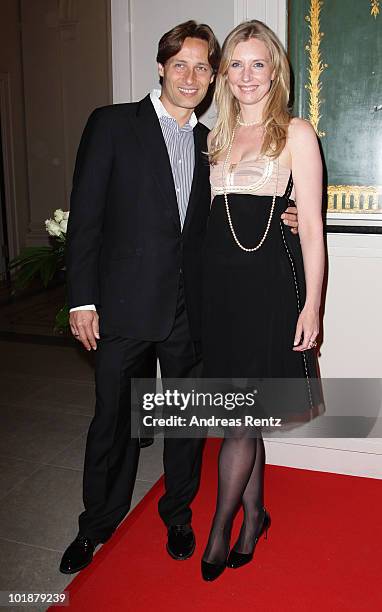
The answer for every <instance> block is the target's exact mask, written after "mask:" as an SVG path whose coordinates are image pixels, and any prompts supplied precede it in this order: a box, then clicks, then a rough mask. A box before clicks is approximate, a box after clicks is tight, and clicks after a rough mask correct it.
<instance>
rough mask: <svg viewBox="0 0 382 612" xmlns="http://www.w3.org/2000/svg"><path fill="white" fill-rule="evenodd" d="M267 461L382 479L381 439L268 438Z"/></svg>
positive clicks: (266, 441)
mask: <svg viewBox="0 0 382 612" xmlns="http://www.w3.org/2000/svg"><path fill="white" fill-rule="evenodd" d="M265 451H266V462H267V463H268V464H270V465H283V466H286V467H294V468H299V469H304V470H316V471H321V472H332V473H336V474H347V475H351V476H363V477H367V478H379V479H382V441H381V440H380V439H366V440H339V439H337V438H333V439H330V438H327V439H325V440H322V439H321V440H319V441H316V440H314V439H300V440H299V441H298V442H296V441H294V440H283V441H280V440H274V439H272V440H271V439H269V440H265Z"/></svg>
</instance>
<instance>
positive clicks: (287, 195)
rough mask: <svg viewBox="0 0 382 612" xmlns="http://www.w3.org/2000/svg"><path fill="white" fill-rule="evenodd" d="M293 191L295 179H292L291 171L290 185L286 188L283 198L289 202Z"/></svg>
mask: <svg viewBox="0 0 382 612" xmlns="http://www.w3.org/2000/svg"><path fill="white" fill-rule="evenodd" d="M292 189H293V178H292V170H291V171H290V174H289V180H288V184H287V186H286V189H285V193H284V195H283V198H286V199H287V200H289V198H290V194H291V193H292Z"/></svg>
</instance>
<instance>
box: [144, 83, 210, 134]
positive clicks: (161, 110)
mask: <svg viewBox="0 0 382 612" xmlns="http://www.w3.org/2000/svg"><path fill="white" fill-rule="evenodd" d="M161 93H162V92H161V90H160V89H153V90H152V91H151V92H150V100H151V102H152V105H153V107H154V109H155V112H156V114H157V115H158V119H161V117H169V118H170V119H173V120H174V121H176V119H174V117H172V116H171V115H170V113H169V112H168V111H167V110H166V109H165V107H164V106H163V104H162V102H161V101H160V100H159V97H160V95H161ZM197 123H198V120H197V118H196V115H195V113H192V115H191V117H190V118H189V120H188V122H187V123H186V125H187V124H189V125H190V127H191V128H192V129H193V128H194V127H195V126H196V124H197Z"/></svg>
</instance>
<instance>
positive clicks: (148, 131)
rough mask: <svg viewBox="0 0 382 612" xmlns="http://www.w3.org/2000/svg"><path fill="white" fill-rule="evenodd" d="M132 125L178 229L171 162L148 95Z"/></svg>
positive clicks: (178, 220)
mask: <svg viewBox="0 0 382 612" xmlns="http://www.w3.org/2000/svg"><path fill="white" fill-rule="evenodd" d="M133 126H134V128H136V133H137V137H138V140H139V141H140V143H141V146H142V148H143V152H144V155H145V157H146V158H147V161H148V164H149V168H150V172H152V174H153V175H154V177H155V180H156V182H157V184H158V187H159V190H160V192H161V194H162V196H163V198H164V200H165V203H166V206H167V207H168V208H169V210H170V211H171V214H172V217H173V219H174V222H175V224H176V226H177V227H178V229H179V231H180V219H179V209H178V202H177V199H176V193H175V186H174V179H173V175H172V170H171V164H170V160H169V157H168V152H167V147H166V143H165V141H164V138H163V134H162V130H161V127H160V124H159V121H158V116H157V114H156V112H155V109H154V107H153V105H152V102H151V100H150V96H149V95H148V96H146V97H145V98H144V99H143V100H142V101H141V103H140V105H139V107H138V111H137V122H135V123H134V124H133Z"/></svg>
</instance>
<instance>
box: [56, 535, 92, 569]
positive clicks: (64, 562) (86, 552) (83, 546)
mask: <svg viewBox="0 0 382 612" xmlns="http://www.w3.org/2000/svg"><path fill="white" fill-rule="evenodd" d="M97 544H98V542H92V540H90V539H89V538H87V537H86V536H83V535H78V536H77V537H76V539H75V540H73V542H72V543H71V544H70V545H69V546H68V548H67V549H66V551H65V552H64V554H63V557H62V559H61V563H60V572H62V573H63V574H75V573H76V572H79V571H80V570H82V569H84V567H86V566H87V565H89V563H91V561H92V559H93V553H94V549H95V547H96V546H97Z"/></svg>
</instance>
